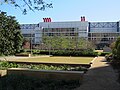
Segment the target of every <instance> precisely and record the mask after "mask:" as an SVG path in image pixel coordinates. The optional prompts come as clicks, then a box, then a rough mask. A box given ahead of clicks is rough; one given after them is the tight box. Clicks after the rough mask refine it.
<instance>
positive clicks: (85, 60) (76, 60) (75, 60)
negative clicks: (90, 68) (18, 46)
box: [14, 57, 93, 64]
mask: <svg viewBox="0 0 120 90" xmlns="http://www.w3.org/2000/svg"><path fill="white" fill-rule="evenodd" d="M92 60H93V57H31V58H24V59H17V60H14V61H18V62H41V63H64V64H89V63H90V62H91V61H92Z"/></svg>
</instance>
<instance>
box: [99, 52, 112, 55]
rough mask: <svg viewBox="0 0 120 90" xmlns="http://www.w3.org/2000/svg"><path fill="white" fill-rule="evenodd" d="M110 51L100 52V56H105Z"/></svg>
mask: <svg viewBox="0 0 120 90" xmlns="http://www.w3.org/2000/svg"><path fill="white" fill-rule="evenodd" d="M109 54H110V52H99V56H105V55H109Z"/></svg>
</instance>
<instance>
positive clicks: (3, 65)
mask: <svg viewBox="0 0 120 90" xmlns="http://www.w3.org/2000/svg"><path fill="white" fill-rule="evenodd" d="M17 67H18V64H16V63H9V62H7V61H0V69H7V68H17Z"/></svg>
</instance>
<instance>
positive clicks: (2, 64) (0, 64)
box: [0, 61, 87, 71]
mask: <svg viewBox="0 0 120 90" xmlns="http://www.w3.org/2000/svg"><path fill="white" fill-rule="evenodd" d="M8 68H29V69H37V70H65V71H87V68H85V67H81V66H76V67H75V66H74V67H72V66H69V65H59V66H53V65H44V64H37V65H34V64H30V65H28V64H17V63H10V62H7V61H1V62H0V69H8Z"/></svg>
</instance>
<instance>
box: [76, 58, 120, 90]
mask: <svg viewBox="0 0 120 90" xmlns="http://www.w3.org/2000/svg"><path fill="white" fill-rule="evenodd" d="M116 80H117V74H116V73H115V72H114V70H113V69H112V67H111V66H110V65H109V64H108V63H107V62H106V60H105V58H104V57H98V58H97V59H96V60H94V61H93V64H92V66H91V68H90V70H89V71H88V72H87V73H86V74H85V76H84V80H83V84H82V85H81V86H80V87H79V88H77V89H75V90H120V84H119V83H118V82H117V81H116Z"/></svg>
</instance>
